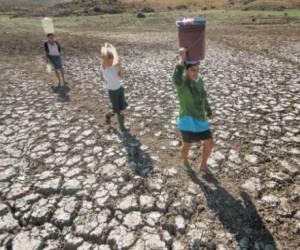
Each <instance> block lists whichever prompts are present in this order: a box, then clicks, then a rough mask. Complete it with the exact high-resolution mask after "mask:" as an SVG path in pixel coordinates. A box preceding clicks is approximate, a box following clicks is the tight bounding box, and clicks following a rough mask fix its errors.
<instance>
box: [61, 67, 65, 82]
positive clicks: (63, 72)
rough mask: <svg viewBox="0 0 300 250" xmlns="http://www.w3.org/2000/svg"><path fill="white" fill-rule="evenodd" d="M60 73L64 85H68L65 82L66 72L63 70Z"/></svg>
mask: <svg viewBox="0 0 300 250" xmlns="http://www.w3.org/2000/svg"><path fill="white" fill-rule="evenodd" d="M60 73H61V77H62V80H63V83H64V84H66V81H65V71H64V69H61V70H60Z"/></svg>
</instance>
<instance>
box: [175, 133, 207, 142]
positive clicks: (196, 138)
mask: <svg viewBox="0 0 300 250" xmlns="http://www.w3.org/2000/svg"><path fill="white" fill-rule="evenodd" d="M180 132H181V136H182V140H183V142H185V143H194V142H200V141H205V140H209V139H212V138H213V137H212V133H211V131H210V130H206V131H203V132H196V133H195V132H189V131H182V130H181V131H180Z"/></svg>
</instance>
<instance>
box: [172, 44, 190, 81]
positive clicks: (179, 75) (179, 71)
mask: <svg viewBox="0 0 300 250" xmlns="http://www.w3.org/2000/svg"><path fill="white" fill-rule="evenodd" d="M186 54H187V50H186V49H185V48H181V49H179V62H178V64H177V65H176V68H175V71H174V74H173V82H174V84H175V85H177V86H179V85H181V84H182V83H183V72H184V62H185V60H186Z"/></svg>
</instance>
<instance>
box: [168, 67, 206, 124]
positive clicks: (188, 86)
mask: <svg viewBox="0 0 300 250" xmlns="http://www.w3.org/2000/svg"><path fill="white" fill-rule="evenodd" d="M173 82H174V84H175V85H176V88H177V93H178V97H179V102H180V110H179V116H180V118H181V117H183V116H190V117H192V118H195V119H198V120H207V117H210V116H211V115H212V111H211V108H210V106H209V103H208V100H207V94H206V91H205V87H204V82H203V79H202V78H201V77H199V78H198V80H197V81H193V80H191V79H189V78H188V77H187V76H186V75H185V74H184V66H183V65H181V64H178V65H176V68H175V72H174V75H173Z"/></svg>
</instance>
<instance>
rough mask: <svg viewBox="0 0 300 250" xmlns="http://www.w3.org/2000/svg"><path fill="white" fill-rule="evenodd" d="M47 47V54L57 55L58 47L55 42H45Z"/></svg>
mask: <svg viewBox="0 0 300 250" xmlns="http://www.w3.org/2000/svg"><path fill="white" fill-rule="evenodd" d="M47 44H48V48H49V56H59V49H58V45H57V43H54V44H51V43H47Z"/></svg>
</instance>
